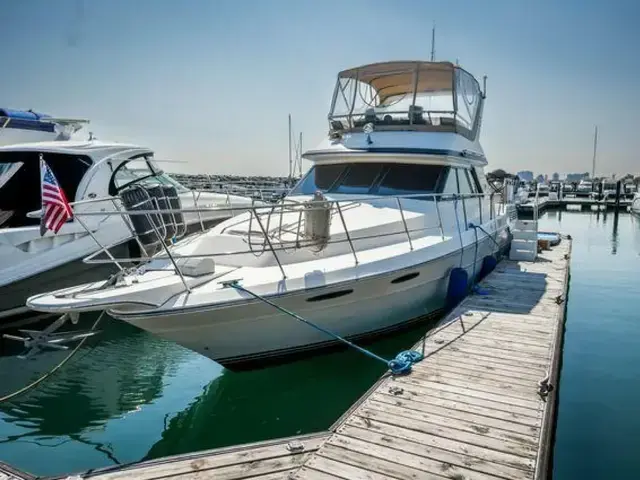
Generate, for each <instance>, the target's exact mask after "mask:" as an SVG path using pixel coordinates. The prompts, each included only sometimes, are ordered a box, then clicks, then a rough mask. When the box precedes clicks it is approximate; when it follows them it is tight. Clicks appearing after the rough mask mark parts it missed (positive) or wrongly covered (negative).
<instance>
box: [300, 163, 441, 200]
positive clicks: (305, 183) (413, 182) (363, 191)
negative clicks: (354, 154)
mask: <svg viewBox="0 0 640 480" xmlns="http://www.w3.org/2000/svg"><path fill="white" fill-rule="evenodd" d="M445 169H446V167H445V166H444V165H421V164H412V163H375V162H361V163H360V162H359V163H337V164H326V165H314V166H313V167H312V168H311V169H310V170H309V172H307V174H306V175H305V176H304V177H303V178H302V179H301V180H300V182H299V183H298V185H296V187H295V188H294V189H293V190H292V191H291V192H290V193H289V195H290V196H293V195H313V194H314V193H315V192H316V191H321V192H324V193H334V194H356V195H358V194H359V195H390V196H395V195H411V194H429V193H436V192H437V191H438V187H439V185H440V183H441V182H442V179H443V178H444V175H443V173H444V171H445Z"/></svg>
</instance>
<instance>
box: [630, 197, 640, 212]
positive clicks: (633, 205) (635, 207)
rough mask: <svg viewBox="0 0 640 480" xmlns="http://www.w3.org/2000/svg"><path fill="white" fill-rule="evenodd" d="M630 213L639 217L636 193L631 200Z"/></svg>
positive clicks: (639, 199)
mask: <svg viewBox="0 0 640 480" xmlns="http://www.w3.org/2000/svg"><path fill="white" fill-rule="evenodd" d="M630 210H631V213H634V214H636V215H640V192H636V193H635V194H634V195H633V199H632V200H631V207H630Z"/></svg>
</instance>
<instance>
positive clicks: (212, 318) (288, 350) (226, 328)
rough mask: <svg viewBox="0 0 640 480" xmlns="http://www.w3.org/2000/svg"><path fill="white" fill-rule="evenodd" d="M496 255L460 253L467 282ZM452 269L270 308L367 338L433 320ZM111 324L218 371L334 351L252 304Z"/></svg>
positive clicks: (301, 296)
mask: <svg viewBox="0 0 640 480" xmlns="http://www.w3.org/2000/svg"><path fill="white" fill-rule="evenodd" d="M498 238H499V239H500V244H501V246H502V247H504V246H506V245H507V241H506V232H505V230H504V229H503V230H501V231H500V232H499V235H498ZM497 250H498V248H497V245H496V244H495V243H494V241H493V240H491V239H489V238H487V237H484V240H482V241H481V242H480V243H479V245H478V252H477V254H476V251H475V246H474V245H473V244H472V245H469V246H467V247H466V248H465V251H464V257H463V260H462V264H463V267H464V268H465V269H466V270H467V273H468V275H469V277H470V278H471V276H472V275H473V272H474V266H473V263H474V257H475V258H476V265H475V273H476V274H479V272H480V271H481V268H482V262H483V258H484V257H485V256H487V255H492V254H495V253H496V251H497ZM458 266H460V250H459V249H458V250H457V251H455V253H453V254H448V255H446V256H442V257H440V258H436V259H433V260H431V261H428V262H426V263H423V264H420V265H416V266H415V267H412V268H408V269H403V270H398V271H394V272H386V273H384V274H380V275H376V276H372V277H367V278H364V279H362V280H358V281H355V282H345V283H342V284H337V285H335V284H334V285H331V286H328V287H321V288H314V289H311V290H307V291H301V292H297V293H291V294H288V295H283V296H280V297H278V298H277V299H275V300H274V299H273V298H272V299H271V300H272V301H274V302H275V303H276V304H277V305H279V306H280V307H283V308H286V309H288V310H290V311H292V312H295V313H296V314H298V315H301V316H302V317H303V318H306V319H309V320H311V321H313V322H314V323H316V324H318V325H320V326H321V327H323V328H325V329H329V330H330V331H332V332H335V333H337V334H338V335H340V336H342V337H346V338H358V337H364V336H370V335H374V334H379V333H382V332H385V331H389V330H393V329H397V328H400V327H403V326H405V325H407V324H408V323H410V322H411V321H413V320H416V319H421V318H424V317H429V316H433V315H436V314H438V313H440V312H441V311H442V309H443V308H444V307H445V306H446V295H447V288H448V283H449V273H450V271H451V270H452V269H453V268H455V267H458ZM114 316H115V317H116V318H119V319H121V320H124V321H127V322H128V323H131V324H133V325H135V326H137V327H139V328H142V329H144V330H147V331H149V332H151V333H153V334H155V335H158V336H160V337H162V338H165V339H167V340H170V341H173V342H176V343H179V344H180V345H182V346H184V347H186V348H189V349H191V350H194V351H196V352H198V353H200V354H202V355H204V356H207V357H209V358H211V359H213V360H216V361H217V362H219V363H221V364H223V365H233V364H246V363H249V362H255V361H258V360H262V359H265V358H272V357H282V356H285V355H290V354H295V353H299V352H302V351H308V350H312V349H317V348H321V347H326V346H329V345H331V344H334V343H335V342H334V341H333V339H332V338H331V337H329V336H328V335H327V334H325V333H323V332H320V331H318V330H316V329H314V328H313V327H311V326H309V325H305V324H304V323H302V322H300V321H298V320H296V319H294V318H292V317H290V316H288V315H285V314H283V313H280V312H279V311H277V310H275V309H274V308H273V307H272V306H270V305H267V304H265V303H263V302H261V301H258V300H254V299H248V300H245V301H243V302H237V303H236V304H232V305H226V306H219V307H214V306H212V307H210V308H202V309H200V310H194V311H185V312H183V313H174V314H167V313H164V314H158V313H155V314H145V315H140V314H138V315H135V314H123V313H119V314H114Z"/></svg>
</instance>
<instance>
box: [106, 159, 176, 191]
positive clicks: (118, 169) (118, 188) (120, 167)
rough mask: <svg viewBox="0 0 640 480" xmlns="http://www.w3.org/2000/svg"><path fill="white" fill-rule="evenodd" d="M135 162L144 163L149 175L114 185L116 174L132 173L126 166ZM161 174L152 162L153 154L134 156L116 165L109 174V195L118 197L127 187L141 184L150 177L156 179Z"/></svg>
mask: <svg viewBox="0 0 640 480" xmlns="http://www.w3.org/2000/svg"><path fill="white" fill-rule="evenodd" d="M136 160H138V161H140V160H142V161H144V162H145V163H146V165H147V167H148V168H149V171H150V172H151V173H150V174H148V175H143V176H141V177H138V178H135V179H134V180H131V181H130V182H127V183H124V184H123V185H120V186H118V185H116V175H118V173H122V170H123V169H126V170H128V171H133V170H131V169H129V168H127V165H129V164H130V163H131V162H135V161H136ZM163 173H164V172H163V171H162V169H160V168H159V167H158V166H157V165H156V164H155V162H154V161H153V154H149V153H143V154H140V155H135V156H133V157H131V158H128V159H127V160H125V161H123V162H122V163H121V164H120V165H118V166H117V167H116V168H115V170H113V173H112V174H111V179H110V180H109V194H110V195H113V196H115V195H118V194H119V193H120V192H121V191H122V190H124V189H125V188H127V187H130V186H131V185H134V184H136V183H140V182H143V181H144V180H147V179H149V178H152V177H157V176H158V175H162V174H163Z"/></svg>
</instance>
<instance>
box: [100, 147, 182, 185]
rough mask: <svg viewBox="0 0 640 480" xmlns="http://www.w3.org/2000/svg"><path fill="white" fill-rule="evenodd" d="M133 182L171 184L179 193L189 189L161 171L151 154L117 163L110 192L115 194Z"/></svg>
mask: <svg viewBox="0 0 640 480" xmlns="http://www.w3.org/2000/svg"><path fill="white" fill-rule="evenodd" d="M134 183H138V184H141V185H145V186H150V185H158V184H161V185H171V186H173V187H175V188H176V190H177V191H178V192H179V193H184V192H188V191H189V189H188V188H187V187H185V186H184V185H182V184H181V183H180V182H178V181H177V180H176V179H174V178H173V177H171V176H170V175H169V174H167V173H165V172H163V171H162V170H161V169H160V167H158V165H157V164H156V163H155V162H154V161H153V159H152V157H151V156H146V157H138V158H134V159H131V160H128V161H126V162H124V163H122V164H121V165H119V166H118V167H117V168H116V171H115V173H114V174H113V179H112V185H111V188H110V193H111V195H116V194H117V193H118V192H119V191H120V190H123V189H124V188H126V187H128V186H130V185H133V184H134Z"/></svg>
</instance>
